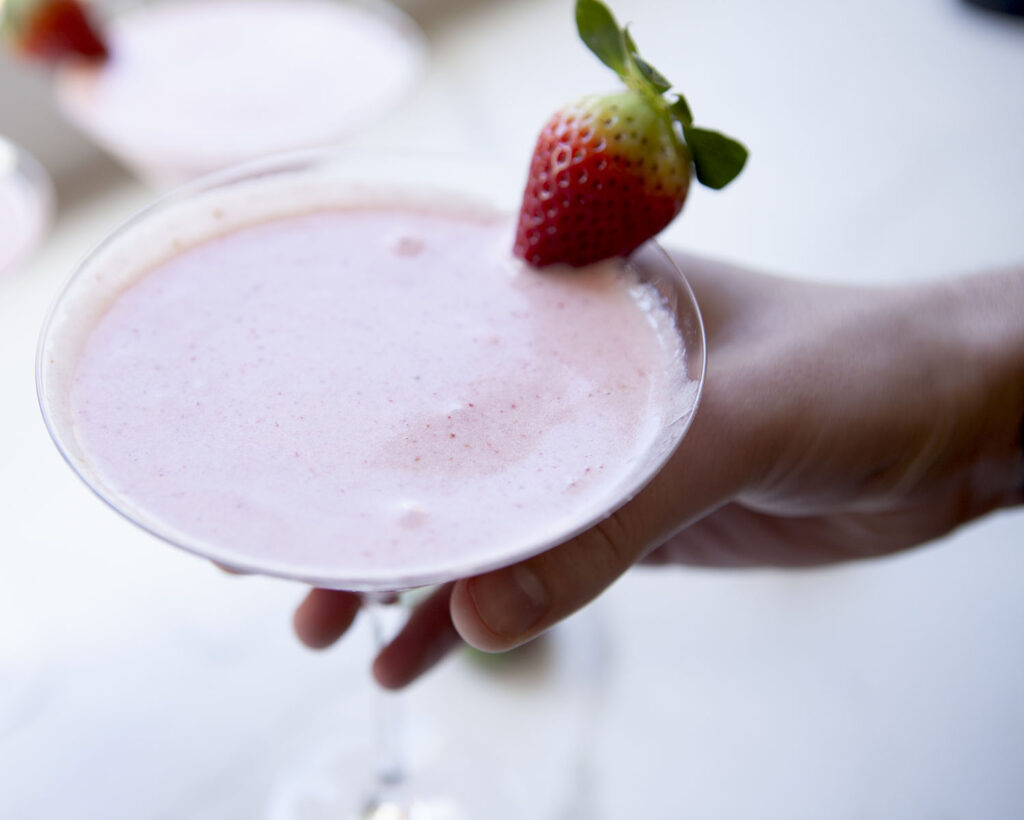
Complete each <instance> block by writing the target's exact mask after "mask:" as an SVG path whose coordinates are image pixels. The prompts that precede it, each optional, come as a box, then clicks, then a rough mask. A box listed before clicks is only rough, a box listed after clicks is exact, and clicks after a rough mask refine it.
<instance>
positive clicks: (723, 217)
mask: <svg viewBox="0 0 1024 820" xmlns="http://www.w3.org/2000/svg"><path fill="white" fill-rule="evenodd" d="M407 6H408V7H409V8H410V9H411V10H412V11H413V13H414V14H416V15H417V17H418V18H419V19H420V20H421V22H422V23H423V25H424V27H425V28H426V30H427V33H428V36H429V37H430V40H431V43H432V50H433V55H432V57H433V62H432V66H431V68H430V71H429V73H428V75H427V76H426V77H425V78H424V82H423V84H422V87H421V88H420V90H419V91H418V93H417V94H416V96H415V97H414V98H413V99H412V100H410V101H409V102H408V103H407V104H406V105H404V106H403V107H402V109H401V110H399V111H396V112H394V113H393V114H392V115H391V116H389V117H388V118H387V119H386V120H385V121H383V122H381V123H379V124H378V125H377V126H375V127H374V128H373V129H372V130H371V131H369V132H367V133H365V134H363V135H360V136H358V137H357V138H355V139H354V140H353V144H354V145H373V146H384V147H392V148H397V149H402V150H414V149H437V148H442V149H447V150H449V151H451V150H455V151H460V150H464V151H473V152H475V153H480V154H485V155H489V156H492V157H493V158H495V159H497V160H498V161H499V162H502V163H506V164H507V165H508V167H509V168H510V169H515V168H519V167H525V163H526V161H527V158H528V154H529V150H530V148H531V145H532V141H533V138H534V136H535V134H536V131H537V129H538V127H539V125H540V124H541V122H542V121H543V120H544V119H545V118H546V116H547V115H548V114H549V112H550V111H551V110H552V109H553V108H555V107H556V106H557V105H558V104H559V103H561V102H562V101H564V100H566V99H569V98H572V97H574V96H577V95H579V94H581V93H583V92H587V91H591V90H600V89H602V88H604V87H606V86H610V85H611V84H612V77H611V75H609V74H608V73H607V72H606V70H605V69H603V67H602V66H600V65H599V64H598V63H597V62H596V60H594V59H593V58H592V57H590V56H589V55H588V54H587V53H586V52H585V50H584V49H583V47H582V46H581V45H580V44H579V43H578V41H576V40H575V37H574V33H573V24H572V16H571V3H570V2H569V0H504V2H502V1H501V0H493V2H483V0H481V1H480V2H476V3H473V2H456V1H455V0H448V1H447V2H443V3H442V2H435V3H431V2H430V0H415V2H414V3H413V2H412V0H410V2H409V3H408V4H407ZM616 11H617V13H618V15H619V17H620V18H621V19H628V20H633V21H634V27H633V32H634V34H635V36H636V38H637V40H638V41H639V42H640V44H641V47H642V48H643V51H644V53H645V54H646V55H647V56H648V57H649V58H650V59H651V61H652V62H653V63H654V64H655V65H657V66H658V68H659V69H660V70H661V71H662V72H663V73H664V74H666V75H667V76H668V77H669V78H670V79H672V80H674V81H675V82H676V83H677V84H678V85H679V87H680V88H681V89H682V90H684V91H685V92H686V93H687V96H688V98H689V101H690V104H691V106H692V108H693V110H694V112H695V114H696V117H697V121H698V123H700V124H702V125H707V126H710V127H716V128H720V129H722V130H724V131H726V132H727V133H730V134H734V135H736V136H738V137H741V138H742V139H743V140H744V141H745V142H746V143H747V144H748V145H749V146H750V148H751V151H752V158H751V161H750V164H749V166H748V168H747V169H746V170H745V171H744V173H743V175H742V176H741V178H740V179H739V180H738V181H737V182H736V183H735V184H734V185H733V186H731V187H730V188H729V189H728V190H727V191H725V192H722V193H720V194H712V193H708V192H705V191H697V192H695V194H694V195H693V196H692V198H691V201H690V202H689V203H688V204H687V208H686V212H685V213H684V215H683V217H682V218H681V219H680V220H678V221H677V222H676V223H675V224H674V225H673V226H672V227H671V228H670V229H669V231H668V234H667V241H668V243H669V244H677V245H682V246H686V247H688V248H689V249H692V250H696V251H699V252H703V253H707V254H711V255H715V256H719V257H724V258H727V259H731V260H735V261H739V262H744V263H749V264H751V265H757V266H761V267H764V268H767V269H771V270H774V271H778V272H787V273H790V274H793V275H798V276H804V277H814V278H831V279H841V280H847V281H864V282H878V283H884V282H892V281H905V280H910V279H920V278H925V277H931V276H939V275H947V274H951V273H956V272H961V271H966V270H972V269H980V268H983V267H987V266H992V265H1000V264H1009V263H1015V262H1016V263H1020V262H1022V261H1024V194H1022V191H1024V137H1022V135H1024V23H1022V22H1020V21H1014V20H1008V19H1004V18H1001V17H996V16H992V15H989V14H983V13H979V12H976V11H974V10H972V9H970V8H969V7H967V6H965V5H963V4H961V3H959V2H956V0H900V2H896V3H894V2H889V1H888V0H859V1H855V0H835V2H824V3H822V2H817V3H815V2H809V1H805V2H800V0H760V2H753V0H661V2H659V1H658V0H619V2H617V3H616ZM47 94H48V92H47V84H46V79H45V77H43V76H41V75H39V74H37V73H36V72H35V71H34V70H32V69H29V68H26V67H24V66H17V65H14V64H13V63H12V61H11V60H10V59H9V58H0V133H5V134H7V135H8V136H13V137H15V138H17V139H18V140H20V141H21V142H22V143H23V144H25V145H27V146H29V147H31V148H32V149H33V150H34V151H35V152H36V153H37V154H38V155H39V156H40V158H41V159H43V160H44V161H45V162H46V164H47V165H48V166H49V167H50V168H51V170H52V171H53V172H54V173H55V174H56V175H57V178H58V179H57V181H58V185H59V190H60V193H61V203H62V208H61V212H60V214H59V219H58V221H57V223H56V225H55V230H54V232H53V233H52V235H51V237H50V238H49V240H48V242H47V244H46V245H45V246H44V247H43V248H42V249H41V250H40V252H39V253H38V254H37V255H36V256H35V258H34V259H33V260H32V262H31V263H30V264H28V265H26V266H23V267H22V269H20V270H19V271H17V272H15V273H13V274H10V275H7V276H6V277H5V278H3V279H0V385H3V387H2V392H0V618H2V620H0V636H2V637H0V670H6V671H5V672H4V674H7V675H8V676H9V678H8V679H9V680H10V681H12V683H11V685H10V688H9V691H12V692H13V691H16V689H17V686H16V684H17V682H18V679H19V676H21V677H22V679H24V678H26V677H27V678H29V679H30V680H31V681H32V683H33V686H32V694H31V696H29V697H27V698H23V699H21V700H20V701H19V703H20V705H19V706H18V709H17V715H18V719H17V720H15V721H8V725H7V726H6V728H0V818H3V819H4V820H8V819H9V820H32V819H33V818H47V819H48V820H49V819H50V818H69V820H79V818H103V820H120V819H121V818H124V820H158V819H159V820H163V819H164V818H211V819H212V818H230V819H231V820H235V819H236V818H237V820H242V818H247V819H248V818H256V817H263V816H268V815H266V811H265V807H266V805H267V800H268V795H269V794H271V793H272V791H273V788H274V787H273V786H272V784H273V783H274V782H276V779H277V777H278V775H279V774H280V773H281V772H282V771H284V770H286V769H288V767H289V766H291V765H292V762H293V761H294V760H295V759H296V758H297V757H298V756H300V753H301V752H303V751H305V750H306V749H308V748H310V747H311V746H312V745H313V744H314V740H312V739H311V738H314V737H315V736H317V735H322V734H325V733H327V734H332V733H333V734H337V735H338V736H346V735H348V734H350V733H352V732H355V731H356V729H355V728H353V725H352V722H353V720H354V719H355V718H354V717H353V715H352V714H350V713H348V712H345V709H344V707H343V705H342V704H344V703H351V702H353V700H352V699H353V698H356V699H359V698H364V697H365V693H364V692H363V689H364V667H365V660H364V658H365V652H366V650H367V642H366V636H365V634H363V630H360V631H359V633H358V634H357V635H356V636H354V638H353V639H352V640H351V641H349V642H347V643H346V644H344V645H341V646H340V647H339V648H337V649H336V650H334V651H332V652H330V653H327V654H321V655H317V654H314V653H310V652H307V651H305V650H302V649H301V648H299V647H298V646H297V645H296V643H295V641H294V640H293V639H292V638H291V636H290V634H289V625H288V621H289V616H290V610H291V608H292V606H293V604H294V603H295V602H296V601H297V600H298V599H299V597H300V595H301V590H300V589H299V588H297V587H294V586H290V585H288V584H284V583H280V582H275V581H271V580H266V579H255V578H250V579H236V578H228V577H226V576H223V575H221V574H219V573H218V572H216V571H214V570H213V569H212V568H210V567H209V566H207V565H205V564H204V563H203V562H201V561H197V560H195V559H193V558H190V557H188V556H185V555H183V554H178V553H177V552H175V551H174V550H172V549H170V548H167V547H165V546H163V545H160V544H157V543H155V542H151V541H150V540H149V539H148V537H146V536H144V535H143V534H141V533H140V532H138V531H136V530H135V529H133V528H132V527H131V526H130V525H129V524H127V523H124V522H123V521H121V520H119V519H118V518H117V517H116V516H115V515H114V514H113V513H111V512H109V511H108V510H106V509H105V508H104V507H103V506H102V505H101V504H99V503H98V502H97V501H96V500H95V499H94V498H93V497H91V495H90V494H89V492H88V491H87V490H86V489H85V488H84V487H83V486H81V485H80V484H79V483H78V482H77V479H75V478H74V477H73V476H72V474H71V473H70V471H69V470H68V469H67V468H66V467H65V466H64V465H63V463H62V462H61V461H60V459H59V456H58V455H57V453H56V451H55V450H54V448H53V446H52V445H51V444H50V442H49V440H48V438H47V436H46V433H45V431H44V429H43V426H42V423H41V421H40V420H39V417H38V410H37V408H36V404H35V396H34V386H33V373H32V366H33V356H34V346H35V339H36V334H37V332H38V328H39V326H40V324H41V322H42V318H43V315H44V313H45V310H46V307H47V305H48V303H49V300H50V299H51V298H52V296H53V294H54V292H55V290H56V288H57V287H58V285H59V283H60V282H61V281H62V280H63V279H64V278H65V277H66V276H67V275H68V274H69V273H70V271H71V270H72V268H73V266H74V264H75V262H76V260H77V259H78V258H80V257H81V255H82V254H83V253H84V252H85V251H86V250H87V249H88V248H89V247H90V246H91V245H92V244H94V243H95V242H96V241H97V240H98V239H99V238H100V237H101V236H102V235H103V234H104V233H105V232H107V231H108V230H110V229H111V228H112V227H113V226H114V225H116V224H117V222H119V221H120V220H121V219H123V218H124V217H126V216H127V215H128V214H130V213H131V212H132V211H133V210H135V209H136V208H138V207H139V206H141V205H142V204H144V203H145V202H147V201H148V200H149V199H150V198H151V196H152V193H151V192H149V191H146V190H145V189H143V188H142V187H141V186H140V185H139V184H138V183H135V182H134V181H132V180H131V179H130V178H129V177H128V176H127V175H126V174H125V173H124V172H122V171H120V170H119V169H118V168H117V167H116V166H115V165H114V164H113V163H112V162H110V161H109V160H107V159H104V158H102V157H101V156H100V155H99V154H98V153H97V152H95V151H94V150H93V149H91V148H90V147H89V146H88V145H87V143H86V142H85V141H84V140H82V139H81V138H79V137H77V136H76V135H74V134H73V133H72V132H71V131H70V129H69V128H67V127H66V126H64V125H62V124H61V123H60V121H59V119H58V118H57V116H56V114H55V113H54V111H53V106H52V103H51V102H50V100H49V99H48V96H47ZM851 355H856V351H851ZM710 377H711V378H713V373H712V374H711V375H710ZM1022 542H1024V514H1022V513H1021V512H1020V511H1014V512H1007V513H1003V514H1000V515H998V516H994V517H992V518H991V519H989V520H987V521H985V522H983V523H981V524H978V525H975V526H972V527H969V528H967V529H965V530H964V531H963V532H961V533H959V534H958V535H956V536H955V537H952V538H949V539H947V540H945V541H944V542H942V543H940V544H936V545H933V546H929V547H927V548H924V549H921V550H918V551H916V552H914V553H911V554H907V555H904V556H900V557H897V558H892V559H887V560H883V561H877V562H873V563H870V564H868V563H865V564H862V565H858V566H851V567H846V568H841V569H831V570H822V571H811V572H785V573H783V572H751V573H715V572H699V571H693V570H672V571H636V572H634V573H632V574H630V575H629V576H628V577H627V578H625V579H624V580H623V581H622V582H620V583H619V584H618V585H616V587H615V588H613V590H611V591H610V592H609V593H608V594H607V595H606V596H605V597H604V598H603V599H602V601H601V602H600V604H599V605H598V606H597V607H595V608H594V611H592V612H589V613H587V614H586V615H585V616H584V618H583V619H580V620H578V622H577V623H576V624H575V625H574V626H575V627H576V629H577V631H578V632H579V633H580V635H582V636H583V637H582V638H581V640H583V639H590V638H593V637H594V636H595V635H596V636H598V638H599V639H600V641H599V643H600V645H601V647H603V650H602V651H603V654H602V655H601V659H600V662H599V663H598V664H597V665H596V666H590V665H586V666H585V667H582V668H583V669H585V674H586V676H587V678H586V680H585V681H580V680H578V679H572V678H570V680H569V682H568V683H566V682H565V681H564V680H563V679H561V678H558V679H557V680H556V679H555V678H554V677H552V672H551V670H552V669H556V670H558V669H561V668H562V666H566V667H567V668H568V669H569V671H570V672H571V671H572V670H574V669H575V670H576V673H577V674H579V673H580V671H581V669H580V668H578V667H577V666H573V665H572V664H570V663H569V662H559V661H556V660H552V659H551V658H547V660H546V662H545V663H541V664H540V671H539V672H536V673H535V677H531V676H530V675H529V674H514V672H515V666H514V662H513V665H512V666H510V667H508V670H511V672H512V673H510V674H508V675H504V674H502V673H501V671H500V670H499V671H498V672H497V673H493V672H490V671H486V670H484V671H481V670H482V668H481V667H479V665H478V664H476V663H475V662H470V661H467V659H465V658H460V659H458V660H457V661H455V662H454V663H452V664H449V665H448V666H447V667H446V668H445V669H443V670H441V671H440V672H438V673H437V674H435V675H433V676H431V677H430V678H429V679H428V680H427V681H425V682H424V683H423V684H421V685H420V686H418V687H417V688H416V691H415V692H414V693H413V697H414V699H415V700H416V703H415V704H414V707H415V708H414V713H415V711H416V709H419V710H420V711H421V713H423V712H424V711H425V712H430V713H432V714H430V716H431V717H433V718H434V719H435V720H437V719H438V718H445V719H451V720H453V721H459V720H463V721H464V720H467V719H469V718H467V715H472V721H471V722H472V723H473V728H475V729H476V731H477V732H478V733H479V734H480V735H481V736H482V737H484V738H485V740H484V743H485V745H486V746H487V747H488V748H490V749H491V750H492V753H495V754H496V753H498V752H497V751H494V750H498V751H500V752H501V753H503V754H507V765H508V766H509V767H510V768H511V769H512V770H513V771H519V772H521V773H522V776H523V777H524V778H525V779H526V780H527V781H528V782H536V783H537V784H544V783H548V782H549V781H550V780H551V778H552V776H557V777H559V778H561V780H562V781H564V782H569V781H573V782H575V780H576V779H577V778H578V777H584V778H585V780H583V781H581V782H583V783H584V784H585V790H586V792H587V796H588V800H587V801H585V802H584V801H579V802H578V803H577V806H576V808H577V811H576V814H575V816H576V817H588V818H594V819H595V820H610V819H611V818H615V820H618V819H619V818H639V817H643V818H666V820H668V818H708V819H709V820H718V819H719V818H721V819H722V820H732V818H736V819H737V820H739V819H740V818H744V819H745V818H768V820H776V818H777V819H778V820H798V819H799V818H807V820H822V818H824V819H825V820H831V819H832V818H834V819H835V820H860V819H861V818H885V819H887V820H888V819H889V818H891V819H892V820H914V819H915V818H922V820H923V819H924V818H927V819H928V820H957V819H958V818H965V819H966V818H971V820H1006V818H1012V817H1018V816H1024V775H1022V764H1021V761H1022V760H1024V697H1022V693H1024V640H1022V637H1024V595H1022V594H1021V591H1022V589H1024V551H1022V547H1024V543H1022ZM575 634H576V633H573V632H568V633H567V634H566V635H565V636H564V637H565V638H569V639H571V640H570V642H571V641H572V640H575V638H573V635H575ZM588 646H589V644H588ZM583 654H586V653H583ZM542 660H543V659H542ZM591 660H592V658H591ZM588 663H589V662H588ZM560 664H561V665H560ZM531 668H532V667H531ZM546 681H547V682H552V681H554V682H553V683H552V685H551V686H550V687H546V685H545V682H546ZM595 683H597V684H599V687H598V693H599V696H600V697H599V703H598V705H595V704H594V702H593V701H592V700H588V699H586V698H590V697H592V696H593V694H594V692H593V690H592V688H591V687H590V686H588V685H587V684H595ZM579 693H586V695H585V697H584V696H583V695H580V694H579ZM456 694H457V695H458V697H456ZM577 695H579V697H577ZM358 702H362V701H358ZM580 703H585V704H586V708H587V712H586V720H585V721H584V720H583V718H580V717H579V715H578V714H577V713H576V712H574V711H573V709H574V708H578V706H579V704H580ZM488 704H493V705H494V708H491V709H490V710H489V711H488V710H486V709H478V710H477V711H474V705H475V706H476V707H480V706H481V705H483V706H487V705H488ZM357 712H358V710H357ZM484 716H486V717H484ZM356 717H358V714H356ZM584 723H586V724H587V725H586V726H584V725H583V724H584ZM554 733H558V734H559V737H560V738H562V740H565V738H566V736H571V737H570V738H569V739H570V740H571V741H572V743H571V744H569V745H570V746H572V748H573V749H575V750H578V749H580V748H584V747H585V748H586V753H585V754H582V753H580V752H579V751H569V752H566V751H564V749H562V748H561V747H560V746H559V745H558V743H556V742H554V740H553V734H554ZM563 745H564V744H563ZM506 749H507V752H506V751H505V750H506ZM553 755H554V756H555V757H557V760H556V761H555V762H553V763H552V762H551V761H550V758H551V756H553ZM559 755H560V756H559ZM567 760H569V761H570V763H569V764H566V761H567ZM580 772H582V774H580ZM563 775H564V776H563ZM537 788H538V789H540V785H538V786H537ZM521 816H523V817H527V816H529V817H530V818H531V820H547V818H546V815H544V814H543V813H540V812H537V813H533V814H529V813H523V814H522V815H521ZM557 816H559V817H571V816H574V815H573V814H572V813H571V812H569V813H563V814H561V815H557ZM481 820H484V819H483V818H481ZM488 820H489V819H488Z"/></svg>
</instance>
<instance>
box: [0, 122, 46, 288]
mask: <svg viewBox="0 0 1024 820" xmlns="http://www.w3.org/2000/svg"><path fill="white" fill-rule="evenodd" d="M52 211H53V185H52V183H51V182H50V177H49V175H48V174H47V173H46V171H45V170H44V169H43V167H42V166H41V165H40V164H39V163H38V162H36V160H35V159H34V158H33V157H32V156H30V155H29V154H28V153H26V152H25V151H24V150H22V149H21V148H19V147H18V146H16V145H15V144H14V143H12V142H9V141H7V140H5V139H4V138H3V137H0V275H3V274H4V273H6V272H7V271H9V270H13V269H14V267H15V266H16V265H17V263H18V262H20V261H21V260H22V259H24V258H25V257H26V256H27V255H28V254H29V253H30V252H31V251H32V250H33V249H34V248H35V247H36V245H37V244H38V243H39V241H40V240H41V239H42V237H43V234H44V233H45V232H46V228H47V226H48V225H49V222H50V218H51V214H52Z"/></svg>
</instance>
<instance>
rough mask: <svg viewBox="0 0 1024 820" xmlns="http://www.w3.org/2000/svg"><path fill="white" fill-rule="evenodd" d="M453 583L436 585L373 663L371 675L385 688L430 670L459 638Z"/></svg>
mask: <svg viewBox="0 0 1024 820" xmlns="http://www.w3.org/2000/svg"><path fill="white" fill-rule="evenodd" d="M451 591H452V584H446V585H445V586H442V587H439V588H438V589H436V590H434V592H432V593H431V594H430V596H429V597H428V598H427V599H426V600H425V601H424V602H423V603H421V604H420V605H419V606H417V607H416V609H415V610H414V611H413V613H412V614H411V615H410V616H409V620H408V621H407V622H406V624H405V626H404V627H402V630H401V632H399V633H398V635H397V636H395V638H394V640H392V641H391V643H390V644H388V645H387V646H386V647H384V649H383V650H381V652H380V654H379V655H378V656H377V658H376V660H375V661H374V664H373V675H374V677H375V678H376V679H377V682H378V683H379V684H380V685H381V686H383V687H384V688H386V689H401V688H402V687H403V686H406V685H408V684H410V683H412V682H413V681H414V680H415V679H416V678H418V677H419V676H420V675H422V674H424V673H425V672H427V671H428V670H430V669H431V668H432V667H433V666H434V665H435V664H437V663H438V661H440V660H441V659H442V658H444V657H445V656H446V655H447V654H448V653H449V652H450V651H451V650H452V649H454V648H455V647H456V646H458V645H459V644H460V643H461V641H460V639H459V634H458V633H457V632H456V631H455V626H454V625H453V624H452V619H451V611H450V607H449V598H450V597H451Z"/></svg>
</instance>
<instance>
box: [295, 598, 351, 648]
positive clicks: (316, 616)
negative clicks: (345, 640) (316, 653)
mask: <svg viewBox="0 0 1024 820" xmlns="http://www.w3.org/2000/svg"><path fill="white" fill-rule="evenodd" d="M359 604H360V598H359V596H358V595H357V594H356V593H354V592H341V591H338V590H331V589H312V590H310V592H309V594H308V595H307V596H306V598H305V600H304V601H303V602H302V603H301V604H299V608H298V609H296V610H295V616H294V618H293V621H292V623H293V624H294V626H295V633H296V634H297V635H298V636H299V640H300V641H302V642H303V643H304V644H305V645H306V646H308V647H309V648H310V649H324V648H325V647H328V646H330V645H331V644H332V643H334V642H335V641H336V640H338V638H340V637H341V636H342V635H343V634H345V632H346V631H347V630H348V628H349V627H350V626H351V625H352V621H354V620H355V617H356V613H358V612H359Z"/></svg>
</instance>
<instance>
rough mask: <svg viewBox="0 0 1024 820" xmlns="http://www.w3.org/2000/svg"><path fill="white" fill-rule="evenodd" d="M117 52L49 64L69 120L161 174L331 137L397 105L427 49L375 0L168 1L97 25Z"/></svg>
mask: <svg viewBox="0 0 1024 820" xmlns="http://www.w3.org/2000/svg"><path fill="white" fill-rule="evenodd" d="M104 34H105V37H106V38H107V39H108V40H109V45H110V50H111V57H110V59H109V60H107V61H105V62H103V63H101V64H97V65H92V64H85V63H81V62H75V61H71V62H68V63H65V64H64V65H63V66H62V67H61V69H60V70H59V71H58V72H57V76H56V81H55V82H56V93H57V97H58V100H59V103H60V106H61V108H62V109H63V111H64V113H65V114H66V116H67V117H68V118H69V119H70V120H71V121H72V122H74V123H75V124H76V125H77V126H79V127H80V128H81V129H83V130H84V131H85V132H86V133H88V134H89V135H90V136H92V137H93V138H94V139H95V140H96V141H97V142H98V143H99V144H100V145H102V146H104V147H106V148H107V149H109V150H110V151H111V152H112V153H113V154H115V155H116V156H118V157H119V158H121V159H122V160H124V161H125V162H126V163H127V164H128V165H130V166H131V167H133V168H135V169H136V170H138V171H139V172H140V173H141V174H142V176H144V177H145V178H147V179H149V180H151V181H155V182H157V183H159V184H166V183H173V182H178V181H182V180H185V179H188V178H191V177H194V176H198V175H199V174H202V173H205V172H208V171H211V170H214V169H217V168H220V167H223V166H226V165H230V164H233V163H236V162H241V161H244V160H247V159H253V158H256V157H259V156H262V155H265V154H269V153H273V152H277V151H282V150H290V149H296V148H306V147H313V146H317V145H324V144H328V143H331V142H335V141H337V140H339V139H341V138H342V137H344V136H346V135H348V134H350V133H352V132H353V131H354V130H356V129H358V128H360V127H362V126H364V125H366V124H367V123H368V122H369V121H371V120H372V119H374V118H376V117H378V116H380V115H382V114H383V113H384V112H386V111H388V110H389V109H391V108H392V107H393V106H395V105H396V104H397V103H398V101H399V100H400V99H401V98H402V97H403V96H404V95H405V94H406V93H407V92H408V91H409V89H410V88H411V86H412V85H413V84H414V82H415V80H416V79H417V78H418V76H419V74H420V72H421V71H422V68H423V62H424V59H425V53H424V46H423V42H422V35H421V34H420V32H419V29H418V28H417V27H416V26H415V24H414V23H412V22H411V21H410V20H409V19H408V18H406V17H405V16H404V15H403V14H401V13H400V12H399V11H397V10H395V9H393V8H391V7H390V6H388V5H386V4H385V3H383V2H380V3H376V2H374V3H370V2H339V1H338V0H175V2H157V3H147V4H141V5H137V6H135V7H132V8H129V9H128V10H126V11H124V12H123V13H120V14H118V15H116V16H114V17H113V18H112V19H111V20H110V21H109V22H108V23H107V24H106V26H105V28H104Z"/></svg>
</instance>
